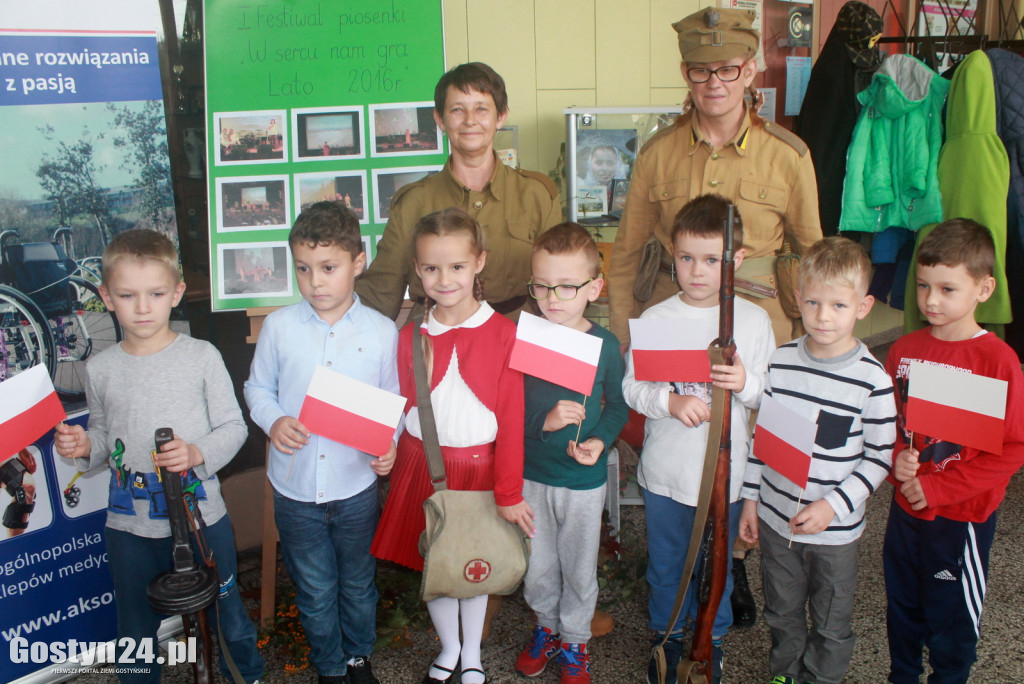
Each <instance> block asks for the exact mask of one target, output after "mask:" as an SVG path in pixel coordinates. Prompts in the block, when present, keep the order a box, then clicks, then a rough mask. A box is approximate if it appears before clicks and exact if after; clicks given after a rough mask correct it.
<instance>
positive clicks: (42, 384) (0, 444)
mask: <svg viewBox="0 0 1024 684" xmlns="http://www.w3.org/2000/svg"><path fill="white" fill-rule="evenodd" d="M65 418H67V414H66V413H64V407H63V406H61V403H60V399H59V398H58V397H57V392H56V391H55V390H54V389H53V382H51V380H50V374H49V373H48V372H47V371H46V366H43V365H39V366H33V367H32V368H29V369H28V370H27V371H24V372H22V373H18V374H17V375H14V376H11V377H10V378H8V379H6V380H4V381H3V382H0V453H2V454H3V456H2V457H0V458H6V457H7V456H10V455H11V454H16V453H18V452H19V451H21V450H22V449H24V448H25V447H27V446H28V445H29V444H32V443H33V442H35V441H36V440H37V439H39V438H40V437H42V436H43V435H45V434H46V433H47V432H48V431H49V430H50V429H51V428H52V427H53V426H54V425H56V424H57V423H59V422H60V421H62V420H64V419H65Z"/></svg>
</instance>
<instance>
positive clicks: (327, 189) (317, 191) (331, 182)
mask: <svg viewBox="0 0 1024 684" xmlns="http://www.w3.org/2000/svg"><path fill="white" fill-rule="evenodd" d="M332 200H338V201H340V202H344V203H345V206H346V207H348V208H349V209H351V210H352V211H354V212H355V213H356V216H358V217H359V222H360V223H369V222H370V220H369V212H368V211H367V210H366V174H365V173H364V172H362V171H325V172H323V173H297V174H295V215H296V216H298V215H299V214H300V213H301V212H302V210H303V209H305V208H306V207H308V206H310V205H311V204H314V203H316V202H325V201H332Z"/></svg>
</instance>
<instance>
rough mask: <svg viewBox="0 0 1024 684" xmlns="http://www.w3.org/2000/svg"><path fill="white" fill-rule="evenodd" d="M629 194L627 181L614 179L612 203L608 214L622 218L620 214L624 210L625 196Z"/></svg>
mask: <svg viewBox="0 0 1024 684" xmlns="http://www.w3.org/2000/svg"><path fill="white" fill-rule="evenodd" d="M628 194H629V181H628V180H626V179H625V178H616V179H615V180H613V181H612V203H611V206H610V207H609V208H608V213H609V214H610V215H611V216H614V217H616V218H622V212H623V211H625V210H626V195H628Z"/></svg>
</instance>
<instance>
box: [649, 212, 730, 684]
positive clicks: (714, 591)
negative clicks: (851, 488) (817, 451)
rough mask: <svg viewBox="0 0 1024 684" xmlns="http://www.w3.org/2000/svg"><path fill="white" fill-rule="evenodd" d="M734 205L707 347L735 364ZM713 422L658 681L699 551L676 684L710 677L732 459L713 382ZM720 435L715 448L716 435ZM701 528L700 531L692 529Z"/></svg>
mask: <svg viewBox="0 0 1024 684" xmlns="http://www.w3.org/2000/svg"><path fill="white" fill-rule="evenodd" d="M735 222H736V207H735V206H733V205H732V204H730V205H729V209H728V214H727V217H726V225H725V230H724V232H723V234H722V283H721V287H720V289H719V309H718V337H717V339H715V340H714V341H713V342H712V343H711V345H710V346H709V347H708V354H709V355H710V357H711V364H712V365H730V366H731V365H733V358H734V356H735V354H736V342H735V340H734V339H733V301H734V300H735V298H736V295H735V288H734V283H733V280H734V275H735V259H734V256H735V245H734V241H733V225H734V224H735ZM711 414H712V417H711V426H710V429H709V430H708V444H707V449H706V450H705V452H704V468H703V473H702V475H701V485H700V494H699V496H698V498H697V512H696V515H695V516H694V526H693V533H692V534H691V537H690V548H689V549H688V550H687V553H686V563H685V566H684V570H683V575H682V578H681V580H680V583H679V589H678V591H677V592H676V601H675V605H674V606H673V608H672V616H671V618H669V623H668V626H667V627H666V629H665V635H664V637H663V638H662V640H661V643H658V644H656V645H655V646H654V649H653V653H652V656H653V658H654V660H655V662H656V664H657V670H658V680H659V683H660V684H664V682H665V681H666V675H667V674H668V673H667V663H666V659H665V652H664V645H665V643H666V641H668V638H669V633H670V632H671V631H672V628H673V626H674V625H675V623H676V619H677V618H678V617H679V613H680V611H681V609H682V604H683V599H684V598H685V596H686V591H687V587H688V586H689V584H690V582H689V579H690V575H691V573H692V571H693V566H694V563H695V561H696V558H697V553H698V551H701V550H702V551H703V554H702V557H701V566H700V571H699V573H698V577H697V599H698V608H697V622H696V624H695V625H694V630H693V640H692V641H691V642H690V653H689V657H688V658H684V659H683V660H681V661H680V663H679V667H678V668H677V670H676V677H677V681H678V682H679V684H707V682H710V681H711V680H712V662H711V637H712V634H711V629H712V627H713V626H714V622H715V615H716V614H717V613H718V605H719V604H720V603H721V602H722V594H724V593H725V584H726V573H727V569H728V565H729V553H730V549H729V473H730V467H731V460H732V392H730V391H729V390H724V389H720V388H718V387H715V388H713V389H712V394H711ZM716 435H717V439H718V443H717V448H716V444H715V439H716ZM698 530H700V535H699V536H698V535H697V534H696V532H697V531H698Z"/></svg>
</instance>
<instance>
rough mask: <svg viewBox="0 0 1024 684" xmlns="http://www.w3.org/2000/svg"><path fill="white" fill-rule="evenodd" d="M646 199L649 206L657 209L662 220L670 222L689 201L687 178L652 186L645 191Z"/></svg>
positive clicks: (688, 182)
mask: <svg viewBox="0 0 1024 684" xmlns="http://www.w3.org/2000/svg"><path fill="white" fill-rule="evenodd" d="M647 199H648V201H649V202H650V203H651V205H653V206H655V207H658V212H659V213H660V214H661V216H662V218H663V220H664V219H666V218H667V220H668V221H669V222H671V221H672V219H674V218H675V216H676V214H677V213H679V210H680V209H682V208H683V207H684V206H685V205H686V203H687V202H689V201H690V181H689V179H687V178H677V179H675V180H671V181H668V182H666V183H658V184H657V185H652V186H651V187H650V189H649V190H648V191H647Z"/></svg>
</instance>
